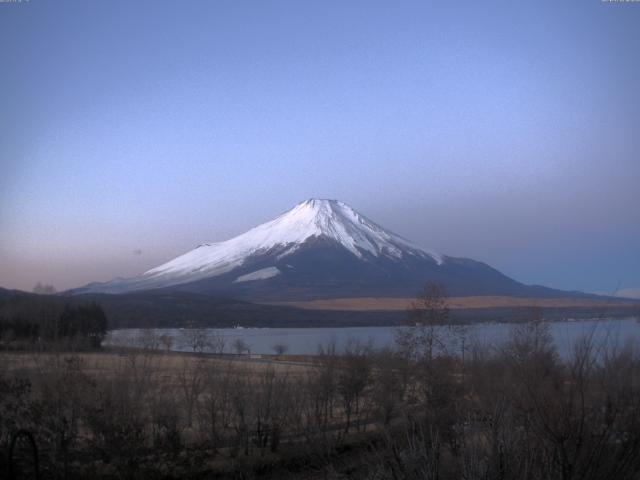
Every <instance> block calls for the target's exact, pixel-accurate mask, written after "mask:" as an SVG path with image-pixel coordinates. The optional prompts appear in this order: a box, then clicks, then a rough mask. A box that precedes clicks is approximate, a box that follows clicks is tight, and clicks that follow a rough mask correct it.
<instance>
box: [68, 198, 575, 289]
mask: <svg viewBox="0 0 640 480" xmlns="http://www.w3.org/2000/svg"><path fill="white" fill-rule="evenodd" d="M427 281H436V282H439V283H442V284H443V285H444V286H445V288H446V289H447V290H448V292H449V293H450V294H452V295H519V296H566V295H567V293H566V292H560V291H556V290H552V289H547V288H544V287H535V286H526V285H523V284H521V283H519V282H517V281H515V280H513V279H511V278H509V277H507V276H505V275H503V274H502V273H500V272H499V271H497V270H495V269H493V268H491V267H490V266H488V265H486V264H484V263H482V262H477V261H474V260H471V259H464V258H455V257H449V256H446V255H440V254H437V253H434V252H430V251H427V250H425V249H422V248H420V247H418V246H416V245H414V244H412V243H411V242H409V241H408V240H405V239H404V238H402V237H400V236H399V235H396V234H394V233H392V232H390V231H388V230H385V229H384V228H383V227H381V226H379V225H377V224H376V223H374V222H373V221H371V220H370V219H368V218H367V217H365V216H364V215H361V214H360V213H358V212H356V211H355V210H354V209H352V208H351V207H349V206H348V205H346V204H344V203H342V202H339V201H336V200H320V199H311V200H307V201H305V202H302V203H300V204H298V205H296V206H295V207H293V208H292V209H291V210H289V211H287V212H285V213H283V214H282V215H280V216H279V217H277V218H276V219H274V220H272V221H270V222H267V223H264V224H262V225H259V226H257V227H255V228H253V229H251V230H249V231H248V232H246V233H244V234H242V235H239V236H237V237H234V238H232V239H230V240H227V241H224V242H219V243H206V244H202V245H200V246H198V247H197V248H195V249H194V250H191V251H190V252H187V253H186V254H184V255H182V256H179V257H177V258H175V259H173V260H171V261H169V262H167V263H165V264H163V265H160V266H158V267H156V268H153V269H151V270H149V271H147V272H145V273H143V274H141V275H139V276H137V277H133V278H130V279H116V280H112V281H110V282H106V283H94V284H90V285H87V286H86V287H84V288H81V289H77V290H76V291H75V293H98V292H101V293H124V292H132V291H138V290H151V289H167V288H171V289H174V290H181V291H187V292H196V293H216V294H224V295H232V296H234V297H236V298H244V299H250V300H257V301H265V300H269V301H270V300H293V299H316V298H337V297H349V296H407V297H411V296H414V295H415V294H416V292H417V291H418V290H419V289H420V287H421V286H422V285H424V283H425V282H427ZM580 295H582V294H580Z"/></svg>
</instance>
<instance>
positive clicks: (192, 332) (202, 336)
mask: <svg viewBox="0 0 640 480" xmlns="http://www.w3.org/2000/svg"><path fill="white" fill-rule="evenodd" d="M182 338H183V341H184V343H185V344H186V345H187V346H188V347H189V348H190V349H191V350H192V351H193V353H202V352H204V351H205V350H206V349H207V348H208V347H209V346H210V339H209V332H208V330H207V329H206V328H185V329H183V330H182Z"/></svg>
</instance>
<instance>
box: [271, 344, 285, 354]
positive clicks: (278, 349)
mask: <svg viewBox="0 0 640 480" xmlns="http://www.w3.org/2000/svg"><path fill="white" fill-rule="evenodd" d="M271 349H272V350H273V351H274V352H275V354H276V355H284V354H285V353H287V350H289V346H288V345H287V344H286V343H276V344H275V345H274V346H273V347H271Z"/></svg>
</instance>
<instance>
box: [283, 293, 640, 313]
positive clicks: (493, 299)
mask: <svg viewBox="0 0 640 480" xmlns="http://www.w3.org/2000/svg"><path fill="white" fill-rule="evenodd" d="M412 301H413V299H411V298H397V297H354V298H332V299H326V300H310V301H302V302H277V303H273V304H272V305H274V304H275V305H288V306H292V307H298V308H305V309H308V310H357V311H383V310H384V311H398V310H406V309H407V308H409V306H410V304H411V302H412ZM447 303H448V306H449V308H451V309H464V308H499V307H543V308H544V307H546V308H559V307H574V308H577V307H602V308H607V307H609V308H611V307H634V306H635V307H636V308H640V302H635V303H634V302H629V301H611V300H597V299H591V298H522V297H506V296H475V297H450V298H449V299H448V301H447Z"/></svg>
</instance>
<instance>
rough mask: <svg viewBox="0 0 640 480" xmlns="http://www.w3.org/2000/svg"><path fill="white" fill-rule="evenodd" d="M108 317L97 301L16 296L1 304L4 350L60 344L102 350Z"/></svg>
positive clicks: (0, 336) (0, 320)
mask: <svg viewBox="0 0 640 480" xmlns="http://www.w3.org/2000/svg"><path fill="white" fill-rule="evenodd" d="M107 325H108V322H107V317H106V315H105V312H104V310H103V309H102V307H101V306H100V305H99V304H97V303H95V302H87V303H83V304H77V305H70V304H69V303H66V302H63V300H62V299H58V298H53V297H50V296H47V297H44V296H34V295H28V294H25V295H13V296H11V297H9V298H7V299H5V300H4V302H2V303H1V304H0V345H1V346H2V348H9V349H11V348H31V347H32V346H33V345H34V344H40V345H43V344H58V343H62V344H64V345H66V346H72V345H73V346H74V347H75V348H99V347H100V344H101V342H102V340H103V339H104V337H105V335H106V333H107Z"/></svg>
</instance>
